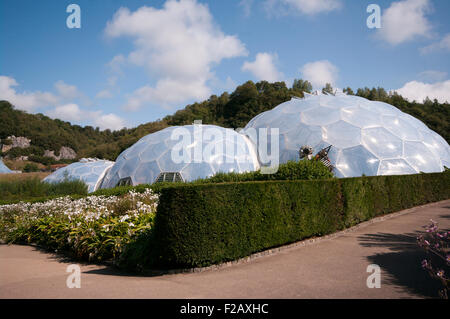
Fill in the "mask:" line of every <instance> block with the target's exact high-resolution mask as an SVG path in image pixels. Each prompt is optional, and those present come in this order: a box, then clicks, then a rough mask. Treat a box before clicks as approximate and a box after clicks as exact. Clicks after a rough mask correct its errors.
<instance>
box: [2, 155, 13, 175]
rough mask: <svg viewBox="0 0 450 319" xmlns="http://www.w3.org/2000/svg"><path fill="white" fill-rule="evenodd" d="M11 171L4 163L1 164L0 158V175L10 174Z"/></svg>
mask: <svg viewBox="0 0 450 319" xmlns="http://www.w3.org/2000/svg"><path fill="white" fill-rule="evenodd" d="M12 172H13V171H12V170H10V169H9V168H8V167H7V166H6V165H5V163H3V161H2V159H1V158H0V174H10V173H12Z"/></svg>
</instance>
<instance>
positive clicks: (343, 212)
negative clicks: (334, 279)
mask: <svg viewBox="0 0 450 319" xmlns="http://www.w3.org/2000/svg"><path fill="white" fill-rule="evenodd" d="M448 198H450V172H448V171H447V172H444V173H433V174H418V175H402V176H374V177H359V178H347V179H329V180H312V181H264V182H243V183H224V184H203V185H202V184H184V185H175V186H172V187H165V188H163V189H161V194H160V199H159V205H158V210H157V214H156V220H155V228H154V231H155V233H154V244H155V245H154V246H153V249H152V252H151V254H152V258H151V259H152V263H153V266H155V265H157V266H159V267H169V268H173V267H183V268H186V267H188V268H189V267H198V266H207V265H211V264H216V263H220V262H225V261H229V260H235V259H238V258H241V257H245V256H248V255H250V254H252V253H255V252H258V251H262V250H264V249H268V248H271V247H276V246H280V245H284V244H288V243H292V242H295V241H299V240H302V239H305V238H308V237H313V236H322V235H326V234H330V233H333V232H336V231H338V230H342V229H344V228H347V227H351V226H353V225H356V224H358V223H360V222H362V221H366V220H369V219H371V218H373V217H375V216H380V215H383V214H387V213H391V212H395V211H399V210H402V209H406V208H410V207H413V206H417V205H421V204H425V203H429V202H435V201H440V200H444V199H448Z"/></svg>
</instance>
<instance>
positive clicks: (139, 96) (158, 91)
mask: <svg viewBox="0 0 450 319" xmlns="http://www.w3.org/2000/svg"><path fill="white" fill-rule="evenodd" d="M210 94H211V92H210V89H209V88H208V87H207V86H206V84H205V83H204V82H203V80H202V79H200V80H198V81H192V82H181V81H177V80H172V79H170V78H169V79H162V80H159V81H158V83H157V84H156V87H151V86H148V85H147V86H143V87H141V88H139V89H137V90H136V91H134V92H133V93H132V94H131V96H130V97H129V99H128V101H127V103H126V104H125V109H127V110H130V111H136V110H139V109H140V108H141V107H143V106H145V105H147V104H152V103H157V104H159V105H161V106H162V107H166V108H167V107H169V106H171V105H174V104H176V103H181V102H183V101H185V100H186V97H188V96H190V97H195V96H197V97H201V98H199V99H204V98H206V97H208V96H209V95H210Z"/></svg>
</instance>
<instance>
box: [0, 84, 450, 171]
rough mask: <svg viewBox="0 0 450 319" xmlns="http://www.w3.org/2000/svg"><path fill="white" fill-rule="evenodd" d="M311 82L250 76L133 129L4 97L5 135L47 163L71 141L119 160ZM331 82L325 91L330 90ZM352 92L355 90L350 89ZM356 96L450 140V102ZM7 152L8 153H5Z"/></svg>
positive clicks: (237, 119)
mask: <svg viewBox="0 0 450 319" xmlns="http://www.w3.org/2000/svg"><path fill="white" fill-rule="evenodd" d="M311 89H312V88H311V84H310V83H309V82H308V81H303V80H295V81H294V84H293V87H291V88H288V87H287V86H286V84H285V83H284V82H275V83H269V82H266V81H261V82H258V83H253V82H252V81H248V82H246V83H244V84H242V85H240V86H238V87H237V88H236V90H235V91H234V92H233V93H231V94H229V93H227V92H225V93H223V94H222V95H220V96H216V95H212V96H211V97H210V98H209V99H208V100H206V101H203V102H199V103H194V104H191V105H188V106H186V107H185V108H184V109H182V110H179V111H177V112H176V113H175V114H173V115H170V116H167V117H165V118H163V119H162V120H158V121H154V122H149V123H146V124H142V125H139V126H138V127H136V128H132V129H122V130H120V131H114V132H111V131H110V130H105V131H100V129H99V128H93V127H91V126H86V127H81V126H79V125H71V124H70V123H68V122H64V121H61V120H53V119H50V118H49V117H47V116H44V115H42V114H28V113H26V112H23V111H19V110H16V109H14V107H13V106H12V105H11V104H10V103H9V102H7V101H0V139H2V140H3V139H4V138H6V137H7V136H10V135H15V136H25V137H28V138H29V139H31V145H32V146H31V147H30V148H29V149H21V150H15V149H13V150H15V151H13V152H15V154H14V155H16V156H18V155H31V154H33V155H34V156H33V157H32V160H34V161H37V162H45V161H46V160H48V159H45V158H42V156H43V154H44V151H45V150H54V151H58V150H59V149H60V148H61V146H68V147H71V148H72V149H74V150H75V151H76V152H77V155H78V157H79V158H80V157H98V158H105V159H110V160H115V159H116V157H117V156H118V155H119V154H120V152H122V151H123V150H124V149H126V148H127V147H129V146H130V145H132V144H134V143H135V142H136V141H137V140H138V139H140V138H141V137H143V136H145V135H147V134H149V133H153V132H155V131H158V130H160V129H162V128H164V127H167V126H172V125H185V124H191V123H193V121H194V120H202V121H203V123H204V124H216V125H220V126H224V127H233V128H237V127H244V126H245V125H246V124H247V122H248V121H249V120H250V119H252V118H253V117H254V116H256V115H257V114H259V113H261V112H264V111H267V110H270V109H272V108H273V107H275V106H277V105H278V104H280V103H282V102H285V101H288V100H289V99H291V97H293V96H297V97H303V92H310V91H311ZM331 89H332V88H331V86H327V87H326V88H325V91H330V90H331ZM345 92H347V93H348V94H355V93H354V91H353V90H352V89H350V88H347V89H345ZM356 95H359V96H362V97H365V98H367V99H370V100H378V101H383V102H387V103H389V104H392V105H394V106H396V107H398V108H399V109H400V110H402V111H403V112H406V113H409V114H411V115H413V116H415V117H416V118H418V119H420V120H421V121H423V122H424V123H425V124H426V125H427V126H428V127H429V128H431V129H432V130H434V131H436V132H437V133H438V134H440V135H442V136H443V137H444V138H445V139H446V140H447V142H448V141H450V104H448V103H444V104H441V103H438V102H437V101H436V100H434V101H431V100H429V99H427V100H426V101H424V103H418V102H408V101H407V100H406V99H404V98H403V97H401V96H400V95H398V94H395V93H394V94H391V95H390V94H388V93H387V92H386V91H385V90H384V89H383V88H373V89H369V88H364V89H358V90H357V91H356ZM1 155H6V154H0V156H1Z"/></svg>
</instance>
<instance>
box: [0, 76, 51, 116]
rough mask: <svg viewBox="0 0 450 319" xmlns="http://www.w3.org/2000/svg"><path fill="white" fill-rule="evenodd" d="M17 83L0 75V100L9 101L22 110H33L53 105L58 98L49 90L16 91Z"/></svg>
mask: <svg viewBox="0 0 450 319" xmlns="http://www.w3.org/2000/svg"><path fill="white" fill-rule="evenodd" d="M16 86H18V83H17V82H16V80H15V79H14V78H11V77H8V76H3V75H2V76H0V100H6V101H9V102H10V103H11V104H13V105H14V106H15V107H17V108H18V109H20V110H24V111H33V110H35V109H36V108H39V107H46V106H49V105H54V104H55V103H57V102H58V100H59V98H58V97H57V96H56V95H54V94H52V93H49V92H40V91H35V92H23V93H17V92H16V90H15V89H14V87H16Z"/></svg>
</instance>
